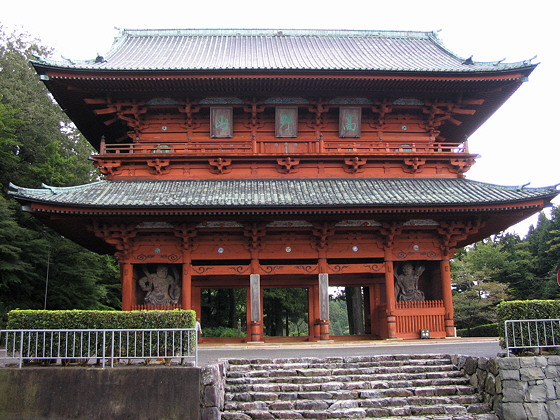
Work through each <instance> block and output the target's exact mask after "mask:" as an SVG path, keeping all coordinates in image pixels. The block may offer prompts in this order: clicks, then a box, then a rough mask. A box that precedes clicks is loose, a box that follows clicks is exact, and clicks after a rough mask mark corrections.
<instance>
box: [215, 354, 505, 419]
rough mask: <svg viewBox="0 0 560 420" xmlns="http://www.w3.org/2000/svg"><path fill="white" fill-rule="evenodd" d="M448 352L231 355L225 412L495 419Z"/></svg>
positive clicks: (225, 415) (232, 415) (314, 416)
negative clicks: (270, 356)
mask: <svg viewBox="0 0 560 420" xmlns="http://www.w3.org/2000/svg"><path fill="white" fill-rule="evenodd" d="M475 391H476V390H475V388H474V387H472V386H471V385H470V383H469V379H468V378H467V377H465V376H464V375H463V374H462V373H461V372H460V371H458V370H457V368H456V366H455V365H453V364H452V363H451V360H450V358H449V356H445V355H438V356H433V357H432V356H426V355H417V356H414V355H412V356H409V355H405V356H399V355H384V356H371V357H369V356H367V357H347V358H341V357H338V358H337V357H333V358H327V359H324V360H321V359H318V358H299V359H293V358H290V359H272V360H270V359H236V360H230V361H229V368H228V370H227V373H226V381H225V405H224V411H223V413H222V417H221V418H222V419H224V420H248V419H298V418H299V419H348V418H362V419H368V418H371V419H373V418H394V419H396V418H399V419H403V418H409V419H416V420H418V419H433V420H435V419H438V420H443V419H449V420H459V419H476V420H490V419H492V420H495V419H497V417H496V416H495V415H494V414H492V413H491V408H490V407H489V406H488V405H487V404H485V403H484V402H483V400H482V397H481V396H480V395H479V394H477V393H476V392H475Z"/></svg>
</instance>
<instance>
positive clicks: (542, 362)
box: [534, 356, 548, 367]
mask: <svg viewBox="0 0 560 420" xmlns="http://www.w3.org/2000/svg"><path fill="white" fill-rule="evenodd" d="M534 359H535V366H536V367H545V366H548V360H547V358H546V357H544V356H537V357H535V358H534Z"/></svg>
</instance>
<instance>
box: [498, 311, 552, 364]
mask: <svg viewBox="0 0 560 420" xmlns="http://www.w3.org/2000/svg"><path fill="white" fill-rule="evenodd" d="M504 341H505V345H506V348H507V352H508V356H509V355H510V354H511V352H512V351H513V350H529V349H538V350H539V351H540V350H542V349H547V348H560V319H522V320H509V321H505V332H504Z"/></svg>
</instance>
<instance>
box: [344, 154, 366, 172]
mask: <svg viewBox="0 0 560 420" xmlns="http://www.w3.org/2000/svg"><path fill="white" fill-rule="evenodd" d="M366 163H367V159H361V158H359V157H358V156H355V157H353V158H346V159H344V164H345V168H344V171H345V172H348V173H351V174H355V173H357V172H363V166H364V165H365V164H366Z"/></svg>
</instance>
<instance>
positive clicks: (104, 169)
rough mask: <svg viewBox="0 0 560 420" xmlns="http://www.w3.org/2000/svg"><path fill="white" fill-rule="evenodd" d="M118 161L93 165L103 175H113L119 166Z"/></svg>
mask: <svg viewBox="0 0 560 420" xmlns="http://www.w3.org/2000/svg"><path fill="white" fill-rule="evenodd" d="M121 163H122V162H121V161H120V160H103V161H101V162H99V161H95V162H94V163H93V164H94V165H95V166H96V167H97V169H99V172H101V173H102V174H103V175H113V173H114V172H115V171H116V170H117V169H118V168H119V167H120V166H121Z"/></svg>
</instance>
